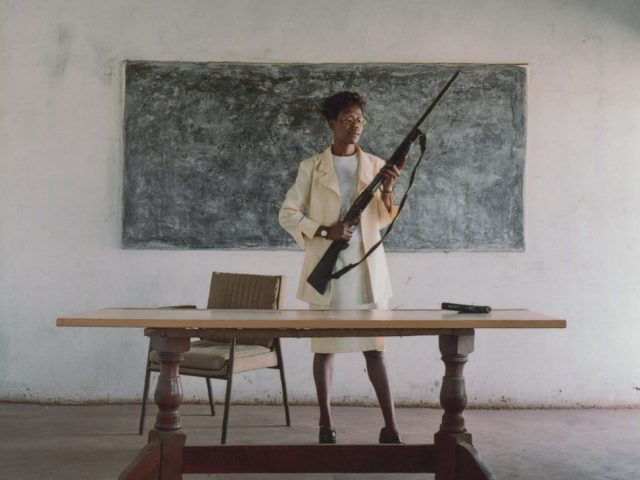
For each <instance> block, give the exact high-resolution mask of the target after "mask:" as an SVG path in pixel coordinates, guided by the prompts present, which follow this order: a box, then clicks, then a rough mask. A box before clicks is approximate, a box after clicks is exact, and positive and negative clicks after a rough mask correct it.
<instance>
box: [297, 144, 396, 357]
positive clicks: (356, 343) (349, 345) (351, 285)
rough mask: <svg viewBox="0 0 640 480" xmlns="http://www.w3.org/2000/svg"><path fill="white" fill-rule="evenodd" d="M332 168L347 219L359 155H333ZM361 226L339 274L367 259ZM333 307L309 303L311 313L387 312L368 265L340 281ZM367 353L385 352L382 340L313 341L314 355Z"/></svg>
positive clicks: (343, 257)
mask: <svg viewBox="0 0 640 480" xmlns="http://www.w3.org/2000/svg"><path fill="white" fill-rule="evenodd" d="M333 164H334V168H335V171H336V175H337V176H338V180H339V182H340V218H344V216H345V215H346V213H347V210H349V207H350V206H351V205H352V204H353V201H354V200H355V199H356V196H357V191H356V182H357V169H358V159H357V156H356V155H353V156H350V157H337V156H335V155H334V157H333ZM364 253H365V252H364V247H363V245H362V236H361V234H360V226H357V227H356V228H355V229H354V231H353V236H352V237H351V240H350V241H349V246H348V247H347V248H346V249H344V250H342V251H341V252H340V255H339V256H338V261H337V263H336V270H340V269H341V268H343V267H346V266H347V265H349V264H350V263H355V262H357V261H359V260H360V259H361V258H362V257H363V256H364ZM331 281H332V282H336V283H335V286H334V289H333V294H332V295H331V303H330V304H329V305H315V304H312V303H310V304H309V308H310V309H312V310H372V309H376V308H387V305H378V304H376V303H373V302H372V295H371V287H370V285H371V282H370V280H369V271H368V269H367V263H366V262H362V263H361V264H360V265H358V266H357V267H356V268H354V269H352V270H350V271H349V272H348V273H346V274H345V275H343V276H342V277H340V278H339V279H337V280H331ZM368 350H384V338H382V337H348V338H312V339H311V351H312V352H314V353H347V352H365V351H368Z"/></svg>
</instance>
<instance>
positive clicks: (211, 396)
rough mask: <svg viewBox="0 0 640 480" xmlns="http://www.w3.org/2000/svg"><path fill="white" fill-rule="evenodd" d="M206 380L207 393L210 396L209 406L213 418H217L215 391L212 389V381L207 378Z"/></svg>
mask: <svg viewBox="0 0 640 480" xmlns="http://www.w3.org/2000/svg"><path fill="white" fill-rule="evenodd" d="M206 380H207V393H208V394H209V406H210V407H211V416H212V417H215V416H216V407H214V405H213V389H212V388H211V379H210V378H209V377H207V378H206Z"/></svg>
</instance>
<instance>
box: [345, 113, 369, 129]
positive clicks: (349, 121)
mask: <svg viewBox="0 0 640 480" xmlns="http://www.w3.org/2000/svg"><path fill="white" fill-rule="evenodd" d="M338 120H340V122H342V124H343V125H345V126H347V127H352V126H354V125H356V124H358V123H359V124H360V125H362V126H363V127H364V126H365V125H366V124H367V119H366V118H364V117H362V116H358V115H345V116H344V117H340V118H338Z"/></svg>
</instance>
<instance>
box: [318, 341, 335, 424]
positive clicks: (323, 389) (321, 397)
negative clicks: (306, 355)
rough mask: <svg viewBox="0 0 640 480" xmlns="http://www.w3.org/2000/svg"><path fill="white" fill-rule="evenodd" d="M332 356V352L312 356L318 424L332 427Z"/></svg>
mask: <svg viewBox="0 0 640 480" xmlns="http://www.w3.org/2000/svg"><path fill="white" fill-rule="evenodd" d="M333 356H334V355H333V353H316V354H315V355H314V356H313V379H314V381H315V383H316V393H317V395H318V406H319V407H320V421H319V425H320V426H321V427H325V428H333V418H331V383H332V382H333Z"/></svg>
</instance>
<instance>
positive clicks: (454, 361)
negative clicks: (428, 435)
mask: <svg viewBox="0 0 640 480" xmlns="http://www.w3.org/2000/svg"><path fill="white" fill-rule="evenodd" d="M461 333H462V332H461ZM438 341H439V344H440V352H441V353H442V361H443V362H444V365H445V374H444V377H443V378H442V388H441V390H440V404H441V405H442V408H443V409H444V414H443V415H442V423H441V425H440V430H439V431H438V433H436V435H435V445H436V458H437V462H436V480H454V479H458V480H491V479H493V480H495V478H494V476H493V475H492V474H491V472H490V471H489V469H488V468H487V467H486V465H485V464H484V462H483V461H482V459H481V458H480V455H479V454H478V452H477V451H476V450H475V448H473V446H472V443H471V434H470V433H469V432H467V428H466V427H465V424H464V416H463V415H462V413H463V412H464V409H465V408H466V406H467V392H466V389H465V385H464V375H463V369H464V365H465V363H467V356H468V355H469V354H470V353H471V352H473V343H474V333H473V330H472V331H470V332H465V333H462V334H460V335H440V336H439V340H438Z"/></svg>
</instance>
